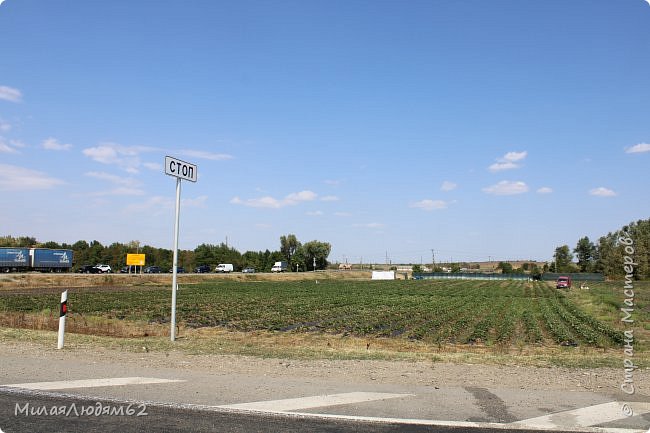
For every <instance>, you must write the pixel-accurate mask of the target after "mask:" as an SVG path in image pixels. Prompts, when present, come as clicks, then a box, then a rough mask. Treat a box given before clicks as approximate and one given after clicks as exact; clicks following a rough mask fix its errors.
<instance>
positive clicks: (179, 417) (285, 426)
mask: <svg viewBox="0 0 650 433" xmlns="http://www.w3.org/2000/svg"><path fill="white" fill-rule="evenodd" d="M129 404H130V403H128V402H120V401H116V400H97V399H93V400H88V399H79V398H75V397H74V396H49V395H36V394H31V393H28V394H21V393H18V392H10V393H5V392H1V393H0V431H2V432H4V433H52V432H66V433H74V432H83V433H94V432H98V433H99V432H102V433H104V432H124V433H130V432H133V433H141V432H170V433H172V432H228V433H230V432H233V433H239V432H241V433H256V432H260V433H262V432H263V433H269V432H296V433H298V432H300V433H305V432H314V433H325V432H328V433H333V432H341V433H343V432H350V433H352V432H355V433H384V432H386V433H387V432H394V433H424V432H438V433H447V432H449V433H464V432H471V433H488V432H503V431H504V430H503V429H486V428H455V427H438V426H418V425H408V424H387V423H376V422H362V421H346V420H329V419H319V418H306V417H299V416H291V415H286V416H285V415H268V414H251V413H237V412H228V411H208V410H196V409H188V408H180V407H172V406H161V405H154V406H145V405H143V404H138V403H131V404H132V406H130V407H129ZM120 407H121V408H122V409H121V410H122V413H123V414H124V415H110V414H105V412H110V411H114V412H118V411H120ZM97 408H101V412H102V415H99V416H97V415H96V412H97ZM39 411H40V414H38V413H39ZM43 411H45V412H46V413H47V415H45V414H43ZM64 412H65V413H64ZM51 413H52V414H51ZM128 413H130V415H127V414H128ZM144 413H146V415H143V414H144ZM137 414H141V416H137ZM517 432H519V433H528V431H527V430H517ZM531 433H532V431H531ZM536 433H538V432H536ZM554 433H557V430H556V431H555V432H554Z"/></svg>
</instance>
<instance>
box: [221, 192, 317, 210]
mask: <svg viewBox="0 0 650 433" xmlns="http://www.w3.org/2000/svg"><path fill="white" fill-rule="evenodd" d="M316 197H317V194H316V193H315V192H313V191H300V192H294V193H291V194H289V195H287V196H286V197H285V198H283V199H281V200H279V199H276V198H274V197H270V196H266V197H259V198H250V199H247V200H242V199H240V198H239V197H234V198H233V199H232V200H230V203H232V204H239V205H242V206H248V207H261V208H272V209H279V208H282V207H285V206H295V205H297V204H299V203H301V202H305V201H312V200H315V199H316Z"/></svg>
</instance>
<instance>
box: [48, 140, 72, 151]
mask: <svg viewBox="0 0 650 433" xmlns="http://www.w3.org/2000/svg"><path fill="white" fill-rule="evenodd" d="M42 146H43V149H45V150H56V151H60V150H70V149H72V144H63V143H59V140H57V139H56V138H52V137H50V138H48V139H47V140H45V141H43V144H42Z"/></svg>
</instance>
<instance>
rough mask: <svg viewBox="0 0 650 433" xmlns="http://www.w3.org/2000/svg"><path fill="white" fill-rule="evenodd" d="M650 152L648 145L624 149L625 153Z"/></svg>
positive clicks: (637, 145)
mask: <svg viewBox="0 0 650 433" xmlns="http://www.w3.org/2000/svg"><path fill="white" fill-rule="evenodd" d="M645 152H650V144H649V143H639V144H635V145H634V146H631V147H628V148H627V149H625V153H645Z"/></svg>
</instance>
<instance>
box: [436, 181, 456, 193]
mask: <svg viewBox="0 0 650 433" xmlns="http://www.w3.org/2000/svg"><path fill="white" fill-rule="evenodd" d="M457 187H458V184H456V183H454V182H450V181H448V180H446V181H444V182H443V183H442V186H440V190H441V191H453V190H455V189H456V188H457Z"/></svg>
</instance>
